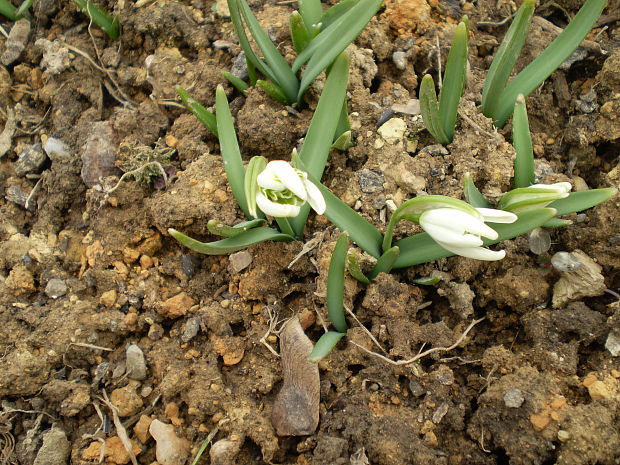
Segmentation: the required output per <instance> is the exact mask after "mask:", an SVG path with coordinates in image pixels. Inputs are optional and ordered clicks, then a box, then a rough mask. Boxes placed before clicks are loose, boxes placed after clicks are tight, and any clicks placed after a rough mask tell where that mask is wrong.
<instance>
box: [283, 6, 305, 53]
mask: <svg viewBox="0 0 620 465" xmlns="http://www.w3.org/2000/svg"><path fill="white" fill-rule="evenodd" d="M288 26H289V30H290V32H291V40H292V41H293V47H294V48H295V51H296V52H297V53H301V51H302V50H303V49H304V48H306V46H307V45H308V42H310V33H309V32H308V29H306V25H305V24H304V19H303V18H302V17H301V15H300V14H299V12H298V11H293V12H292V13H291V16H289V22H288Z"/></svg>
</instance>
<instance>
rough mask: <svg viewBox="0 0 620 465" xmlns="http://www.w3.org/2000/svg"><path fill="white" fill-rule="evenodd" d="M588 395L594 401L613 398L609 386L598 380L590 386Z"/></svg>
mask: <svg viewBox="0 0 620 465" xmlns="http://www.w3.org/2000/svg"><path fill="white" fill-rule="evenodd" d="M588 393H589V394H590V397H591V398H592V400H602V399H607V398H609V397H610V396H611V393H610V392H609V388H608V387H607V385H606V384H605V383H604V382H602V381H598V380H597V381H594V382H593V383H592V384H590V385H589V386H588Z"/></svg>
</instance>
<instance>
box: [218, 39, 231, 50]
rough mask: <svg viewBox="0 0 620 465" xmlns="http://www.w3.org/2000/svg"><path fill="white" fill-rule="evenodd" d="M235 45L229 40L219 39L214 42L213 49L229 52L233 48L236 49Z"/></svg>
mask: <svg viewBox="0 0 620 465" xmlns="http://www.w3.org/2000/svg"><path fill="white" fill-rule="evenodd" d="M234 45H235V44H234V43H232V42H231V41H229V40H222V39H218V40H216V41H214V42H213V48H214V49H216V50H228V49H229V48H231V47H234Z"/></svg>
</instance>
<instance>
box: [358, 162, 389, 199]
mask: <svg viewBox="0 0 620 465" xmlns="http://www.w3.org/2000/svg"><path fill="white" fill-rule="evenodd" d="M357 175H358V177H359V185H360V189H361V190H362V192H363V193H364V194H375V193H378V192H383V183H384V182H385V179H384V177H383V174H381V173H379V172H377V171H375V170H369V169H366V168H364V169H363V170H360V171H359V172H358V174H357Z"/></svg>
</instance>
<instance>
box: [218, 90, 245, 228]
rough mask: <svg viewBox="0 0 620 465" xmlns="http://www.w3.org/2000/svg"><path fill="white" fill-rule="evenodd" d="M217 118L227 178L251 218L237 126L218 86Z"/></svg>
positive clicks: (224, 94)
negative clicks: (236, 130)
mask: <svg viewBox="0 0 620 465" xmlns="http://www.w3.org/2000/svg"><path fill="white" fill-rule="evenodd" d="M215 116H216V119H217V133H218V138H219V140H220V150H221V152H222V158H223V159H224V169H225V170H226V177H227V178H228V182H229V183H230V187H231V188H232V193H233V196H234V197H235V199H236V200H237V203H238V204H239V207H241V210H243V213H244V214H245V216H246V217H250V212H249V210H248V203H247V200H246V198H245V187H244V184H245V169H244V168H243V160H242V159H241V151H240V150H239V143H238V142H237V134H236V133H235V124H234V122H233V119H232V115H231V113H230V107H229V106H228V99H227V98H226V93H225V92H224V88H223V87H222V86H221V85H219V86H217V90H216V91H215Z"/></svg>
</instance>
